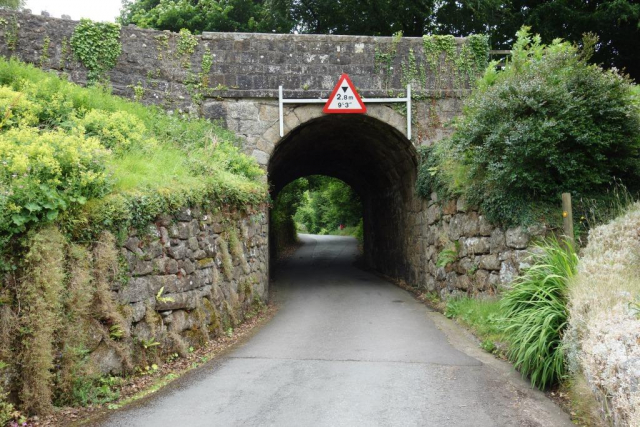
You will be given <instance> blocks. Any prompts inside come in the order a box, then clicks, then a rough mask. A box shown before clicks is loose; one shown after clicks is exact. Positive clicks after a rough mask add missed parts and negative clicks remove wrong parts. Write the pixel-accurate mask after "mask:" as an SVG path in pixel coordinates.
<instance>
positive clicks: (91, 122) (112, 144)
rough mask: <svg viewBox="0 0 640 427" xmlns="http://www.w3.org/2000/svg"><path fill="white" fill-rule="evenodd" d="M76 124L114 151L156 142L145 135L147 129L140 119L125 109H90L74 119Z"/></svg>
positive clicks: (148, 145)
mask: <svg viewBox="0 0 640 427" xmlns="http://www.w3.org/2000/svg"><path fill="white" fill-rule="evenodd" d="M76 124H77V126H78V127H80V126H81V127H82V128H84V133H85V134H86V135H88V136H95V137H97V138H99V139H100V142H102V144H103V145H104V146H105V147H107V148H109V149H112V150H113V151H114V152H116V153H118V152H122V151H125V150H127V149H130V148H133V147H138V148H153V147H154V146H155V145H156V144H157V143H156V141H155V139H153V138H148V137H145V134H146V133H147V129H146V128H145V126H144V123H142V120H140V119H139V118H137V117H136V116H134V115H133V114H131V113H127V112H126V111H115V112H109V111H102V110H91V111H89V112H88V113H87V114H85V115H84V117H82V118H78V119H76Z"/></svg>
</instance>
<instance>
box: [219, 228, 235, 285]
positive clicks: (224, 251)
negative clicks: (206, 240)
mask: <svg viewBox="0 0 640 427" xmlns="http://www.w3.org/2000/svg"><path fill="white" fill-rule="evenodd" d="M218 244H219V245H220V257H221V258H222V273H223V274H224V277H225V278H226V279H227V280H231V279H233V262H232V261H231V254H229V244H228V243H227V241H226V240H225V239H224V238H222V237H220V238H218Z"/></svg>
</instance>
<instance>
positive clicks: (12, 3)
mask: <svg viewBox="0 0 640 427" xmlns="http://www.w3.org/2000/svg"><path fill="white" fill-rule="evenodd" d="M24 5H25V0H0V9H20V8H23V7H24Z"/></svg>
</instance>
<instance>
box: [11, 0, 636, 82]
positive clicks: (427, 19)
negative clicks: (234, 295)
mask: <svg viewBox="0 0 640 427" xmlns="http://www.w3.org/2000/svg"><path fill="white" fill-rule="evenodd" d="M0 1H12V0H0ZM120 21H121V22H122V23H123V24H136V25H138V26H141V27H148V28H157V29H161V30H172V31H178V30H180V29H181V28H187V29H189V30H191V31H192V32H195V33H200V32H202V31H243V32H246V31H250V32H269V33H270V32H276V33H290V32H298V33H309V34H347V35H372V36H390V35H392V34H395V33H397V32H399V31H401V32H402V34H404V35H405V36H421V35H423V34H452V35H455V36H468V35H470V34H478V33H482V34H487V35H489V37H490V40H491V46H492V48H494V49H509V48H511V45H512V44H513V42H514V35H515V33H516V31H518V29H519V28H521V27H522V26H523V25H527V26H530V27H531V28H532V31H534V32H535V33H537V34H540V36H541V39H542V42H543V43H551V42H552V41H553V40H554V39H556V38H562V39H564V40H568V41H570V42H576V43H579V42H580V40H581V39H582V35H583V34H584V33H586V32H594V33H596V34H597V35H598V37H599V40H600V43H598V45H597V46H596V49H595V52H594V55H593V58H592V61H593V62H595V63H601V64H603V65H604V66H605V67H616V68H618V69H626V70H627V72H628V73H629V74H630V75H631V76H632V77H633V78H635V79H636V80H638V79H640V49H637V46H636V45H637V44H638V42H640V3H638V2H637V1H635V0H593V1H588V2H585V1H582V0H546V1H542V0H457V1H451V0H365V1H363V0H340V1H335V0H124V1H123V9H122V13H121V17H120Z"/></svg>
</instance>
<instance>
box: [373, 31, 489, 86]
mask: <svg viewBox="0 0 640 427" xmlns="http://www.w3.org/2000/svg"><path fill="white" fill-rule="evenodd" d="M401 37H402V34H401V33H396V34H395V35H394V37H393V39H392V42H391V44H390V45H389V47H388V48H387V49H386V50H385V49H381V48H379V47H376V49H375V58H374V71H375V72H376V73H379V72H382V73H383V86H384V87H385V88H388V87H389V84H390V83H391V80H392V76H393V64H394V61H395V60H396V56H397V54H398V44H399V42H400V40H401ZM421 47H422V49H421V50H420V49H416V50H414V49H415V48H414V47H410V48H409V49H408V51H407V53H406V57H405V58H404V60H403V61H402V63H401V64H400V81H401V82H402V84H403V85H407V84H412V85H414V88H415V89H416V90H415V91H414V99H415V97H416V96H419V91H420V90H423V91H424V90H438V89H442V88H443V87H446V86H447V84H448V83H449V81H451V84H452V85H453V89H464V88H467V87H468V86H469V85H472V84H473V82H474V80H475V78H476V77H477V76H479V75H480V74H481V73H482V71H483V70H484V69H485V68H486V66H487V59H488V54H489V43H488V37H487V36H485V35H471V36H469V37H467V38H466V40H465V42H464V43H462V44H460V45H458V43H457V42H456V39H455V37H453V36H451V35H428V36H424V37H423V39H422V46H421ZM444 70H447V71H446V77H447V79H448V78H451V79H452V80H446V81H445V74H443V72H444ZM429 75H430V76H432V80H429V77H428V76H429ZM390 96H391V94H390Z"/></svg>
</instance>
